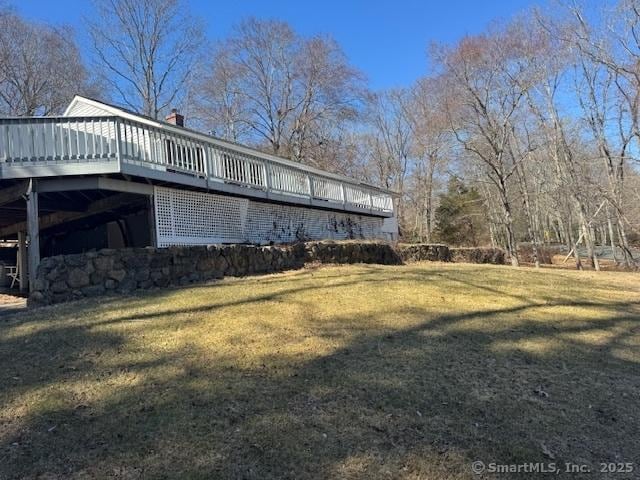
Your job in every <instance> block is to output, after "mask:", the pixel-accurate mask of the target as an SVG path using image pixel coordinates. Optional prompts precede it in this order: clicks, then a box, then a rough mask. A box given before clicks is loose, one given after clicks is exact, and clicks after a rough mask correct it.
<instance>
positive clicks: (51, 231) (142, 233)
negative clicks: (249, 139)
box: [0, 96, 398, 288]
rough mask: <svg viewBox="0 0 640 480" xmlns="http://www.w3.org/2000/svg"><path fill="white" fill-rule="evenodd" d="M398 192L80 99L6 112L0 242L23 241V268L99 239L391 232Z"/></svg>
mask: <svg viewBox="0 0 640 480" xmlns="http://www.w3.org/2000/svg"><path fill="white" fill-rule="evenodd" d="M392 196H393V193H392V192H390V191H388V190H384V189H380V188H377V187H375V186H372V185H367V184H364V183H362V182H359V181H357V180H354V179H352V178H348V177H345V176H341V175H336V174H332V173H329V172H325V171H322V170H319V169H316V168H312V167H308V166H305V165H301V164H299V163H296V162H292V161H289V160H285V159H283V158H279V157H276V156H274V155H269V154H266V153H263V152H260V151H257V150H254V149H251V148H248V147H245V146H242V145H238V144H235V143H231V142H227V141H223V140H220V139H217V138H213V137H211V136H208V135H204V134H202V133H199V132H196V131H192V130H189V129H187V128H184V126H183V118H182V116H181V115H179V114H178V113H177V112H175V111H173V112H172V113H171V115H170V116H169V117H167V121H166V122H162V121H157V120H154V119H151V118H147V117H145V116H141V115H137V114H134V113H132V112H129V111H127V110H125V109H122V108H118V107H115V106H113V105H108V104H106V103H102V102H98V101H96V100H92V99H89V98H85V97H81V96H76V97H75V98H74V99H73V101H72V102H71V104H70V105H69V107H68V108H67V109H66V111H65V112H64V114H63V115H62V116H59V117H33V118H3V119H0V239H2V240H5V241H17V244H18V251H19V255H18V258H19V262H18V263H19V265H18V269H19V270H20V271H22V272H26V271H35V269H36V268H37V265H38V263H39V261H40V258H41V256H51V255H57V254H65V253H78V252H82V251H86V250H91V249H98V248H120V247H142V246H157V247H167V246H171V245H203V244H213V243H254V244H268V243H286V242H293V241H296V240H306V239H314V240H318V239H347V238H363V239H389V240H392V239H395V238H396V236H397V231H398V229H397V222H396V219H395V216H394V207H393V198H392ZM32 277H34V276H32ZM31 283H32V282H31ZM21 287H22V288H26V275H22V276H21ZM31 287H33V285H31Z"/></svg>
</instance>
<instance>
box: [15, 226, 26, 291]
mask: <svg viewBox="0 0 640 480" xmlns="http://www.w3.org/2000/svg"><path fill="white" fill-rule="evenodd" d="M17 260H18V262H17V264H18V265H17V269H18V274H19V275H20V291H21V292H25V291H26V290H27V268H28V267H27V233H26V232H18V258H17Z"/></svg>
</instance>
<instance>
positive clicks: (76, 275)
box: [29, 241, 505, 305]
mask: <svg viewBox="0 0 640 480" xmlns="http://www.w3.org/2000/svg"><path fill="white" fill-rule="evenodd" d="M425 260H427V261H443V262H447V261H454V262H468V263H495V264H503V263H504V261H505V254H504V251H502V250H500V249H492V248H449V247H447V246H446V245H429V244H413V245H412V244H400V245H396V246H393V245H392V244H390V243H384V242H358V241H341V242H334V241H318V242H307V243H297V244H293V245H274V246H252V245H209V246H187V247H169V248H152V247H147V248H123V249H104V250H99V251H97V252H88V253H81V254H76V255H60V256H56V257H48V258H44V259H43V260H42V262H41V263H40V266H39V268H38V273H37V276H36V282H35V291H34V292H33V293H32V294H31V296H30V297H29V303H30V304H33V305H47V304H53V303H60V302H66V301H70V300H75V299H80V298H84V297H93V296H99V295H109V294H112V295H113V294H123V293H130V292H133V291H134V290H140V289H148V288H154V287H166V286H169V285H186V284H189V283H193V282H202V281H206V280H211V279H216V278H222V277H225V276H245V275H251V274H255V273H270V272H280V271H283V270H292V269H297V268H302V267H303V266H304V264H305V263H313V262H318V263H376V264H382V265H399V264H402V263H403V262H414V261H425Z"/></svg>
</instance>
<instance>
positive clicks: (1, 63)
mask: <svg viewBox="0 0 640 480" xmlns="http://www.w3.org/2000/svg"><path fill="white" fill-rule="evenodd" d="M88 88H89V87H88V83H87V72H86V70H85V68H84V65H83V64H82V61H81V58H80V53H79V52H78V48H77V47H76V45H75V43H74V41H73V35H70V29H69V28H68V27H67V28H65V29H64V31H62V30H58V29H55V28H52V27H49V26H47V25H42V24H37V23H29V22H27V21H26V20H24V19H22V18H20V17H19V16H18V15H17V14H15V13H14V12H11V11H4V12H2V14H0V111H2V113H4V114H5V115H17V116H22V115H29V116H32V115H50V114H56V113H61V111H62V110H64V108H65V107H66V106H67V104H68V103H69V101H70V100H71V99H72V98H73V96H74V95H75V94H77V93H86V92H87V91H88Z"/></svg>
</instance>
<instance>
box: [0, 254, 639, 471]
mask: <svg viewBox="0 0 640 480" xmlns="http://www.w3.org/2000/svg"><path fill="white" fill-rule="evenodd" d="M639 279H640V276H638V275H637V274H625V273H607V272H602V273H600V274H596V273H592V272H571V271H559V270H542V271H535V270H533V269H519V270H513V269H511V268H509V267H502V266H488V265H482V266H479V265H462V264H437V263H435V264H434V263H431V264H414V265H410V266H399V267H384V266H344V267H338V266H337V267H323V268H318V269H307V270H302V271H296V272H290V273H284V274H278V275H268V276H262V277H252V278H246V279H226V280H223V281H220V282H218V283H214V284H211V285H204V286H192V287H185V288H182V289H176V290H168V291H158V292H152V293H146V294H144V295H140V296H136V297H129V298H122V299H109V300H96V301H91V302H89V301H86V302H81V303H76V304H68V305H62V306H57V307H50V308H43V309H39V310H34V311H29V312H25V313H22V314H17V315H13V316H7V317H3V318H0V365H2V369H1V370H0V386H1V391H0V405H1V407H2V410H1V412H0V478H5V477H7V478H40V477H41V476H42V478H65V479H66V478H127V479H129V478H132V479H133V478H255V479H270V478H296V479H298V478H406V479H419V478H425V479H426V478H438V479H440V478H451V479H458V478H474V477H473V475H472V473H471V472H470V468H469V465H470V463H471V461H473V460H476V459H480V460H483V461H485V462H487V463H488V462H492V461H495V462H506V463H513V462H516V463H517V462H537V461H547V462H548V461H552V460H550V459H549V458H548V454H549V453H550V454H551V455H553V456H554V457H555V459H554V460H553V461H556V462H565V461H567V462H576V463H582V462H586V463H589V464H593V465H594V468H596V469H597V465H598V462H600V461H602V462H607V461H627V462H636V472H635V475H637V474H638V469H640V465H638V463H637V462H638V461H639V460H640V459H639V455H640V453H639V452H640V418H639V415H638V412H639V411H640V400H639V398H640V381H639V380H640V375H639V372H640V289H639V287H638V285H639V282H638V280H639ZM543 445H544V447H543ZM545 448H546V451H547V453H546V454H545V453H544V450H545ZM540 477H542V476H538V477H536V478H540ZM561 477H562V476H561ZM483 478H486V477H483ZM571 478H580V477H579V476H571ZM587 478H602V475H601V474H594V475H591V476H588V477H587ZM611 478H628V477H625V476H624V475H612V476H611Z"/></svg>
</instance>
